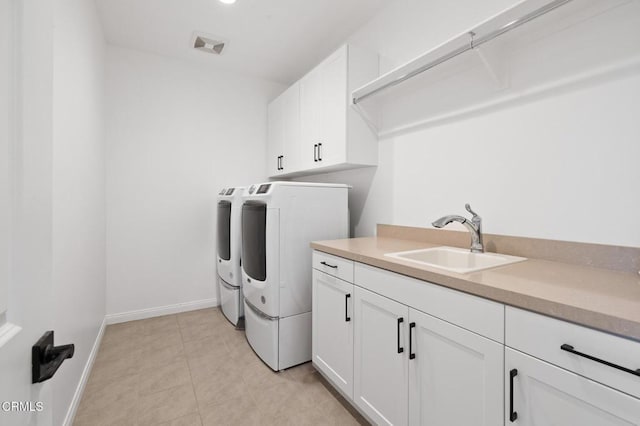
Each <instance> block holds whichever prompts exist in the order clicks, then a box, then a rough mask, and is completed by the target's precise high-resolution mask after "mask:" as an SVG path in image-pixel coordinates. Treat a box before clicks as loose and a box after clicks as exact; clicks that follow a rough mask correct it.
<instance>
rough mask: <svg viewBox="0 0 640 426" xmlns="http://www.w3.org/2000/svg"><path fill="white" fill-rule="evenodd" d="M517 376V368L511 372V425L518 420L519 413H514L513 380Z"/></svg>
mask: <svg viewBox="0 0 640 426" xmlns="http://www.w3.org/2000/svg"><path fill="white" fill-rule="evenodd" d="M517 375H518V370H517V369H515V368H514V369H513V370H511V371H510V372H509V420H511V423H513V422H515V421H516V420H517V418H518V413H516V412H515V411H513V378H514V377H516V376H517Z"/></svg>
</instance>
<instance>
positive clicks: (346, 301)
mask: <svg viewBox="0 0 640 426" xmlns="http://www.w3.org/2000/svg"><path fill="white" fill-rule="evenodd" d="M350 297H351V294H350V293H347V294H345V295H344V320H345V321H346V322H349V321H351V317H350V316H349V298H350Z"/></svg>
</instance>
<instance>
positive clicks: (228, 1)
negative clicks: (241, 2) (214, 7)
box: [218, 0, 236, 4]
mask: <svg viewBox="0 0 640 426" xmlns="http://www.w3.org/2000/svg"><path fill="white" fill-rule="evenodd" d="M218 1H219V2H220V3H224V4H234V3H235V2H236V0H218Z"/></svg>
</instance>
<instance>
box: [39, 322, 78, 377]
mask: <svg viewBox="0 0 640 426" xmlns="http://www.w3.org/2000/svg"><path fill="white" fill-rule="evenodd" d="M74 351H75V347H74V345H61V346H53V331H47V332H46V333H44V334H43V335H42V337H41V338H40V339H38V341H37V342H36V344H35V345H33V346H32V347H31V383H40V382H44V381H45V380H49V379H50V378H52V377H53V375H54V374H56V371H58V368H60V366H61V365H62V362H63V361H64V360H65V359H67V358H73V353H74Z"/></svg>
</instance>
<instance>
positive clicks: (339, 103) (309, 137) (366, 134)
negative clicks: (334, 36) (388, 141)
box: [267, 45, 378, 177]
mask: <svg viewBox="0 0 640 426" xmlns="http://www.w3.org/2000/svg"><path fill="white" fill-rule="evenodd" d="M377 75H378V56H377V55H376V54H372V53H369V52H365V51H363V50H360V49H358V48H356V47H354V46H350V45H345V46H342V47H341V48H340V49H338V50H337V51H336V52H334V53H333V54H332V55H330V56H329V57H328V58H327V59H325V60H324V61H323V62H322V63H320V64H319V65H318V66H317V67H315V68H314V69H313V70H311V71H310V72H309V73H308V74H307V75H305V76H304V77H303V78H302V79H301V80H300V81H299V82H296V83H295V84H294V86H295V87H297V89H296V91H297V92H298V94H299V97H298V106H297V108H296V109H295V111H294V108H293V104H294V103H293V102H290V103H289V104H288V105H289V106H288V107H282V106H280V105H279V101H280V100H281V99H280V98H281V97H282V96H284V95H285V94H286V93H287V92H285V93H284V94H283V95H281V97H278V98H276V99H275V100H274V101H273V102H272V103H271V104H270V105H269V112H270V114H269V117H270V118H269V148H268V152H269V155H268V157H269V158H268V160H267V161H268V171H269V176H271V177H274V176H281V175H288V176H297V175H305V174H313V173H319V172H328V171H336V170H344V169H349V168H357V167H364V166H374V165H376V164H377V160H378V158H377V157H378V148H377V145H376V143H375V142H376V141H377V136H376V134H375V131H373V130H372V129H371V128H370V127H369V125H367V123H366V121H365V120H364V119H363V118H362V116H360V115H359V114H358V113H357V112H356V111H355V110H354V108H353V107H352V106H351V98H350V94H351V91H353V90H354V89H355V88H356V87H359V86H361V85H362V84H364V83H366V82H367V81H370V80H371V79H373V78H375V77H377ZM294 86H292V87H294ZM290 89H291V88H290ZM290 89H287V91H289V90H290ZM274 104H275V106H274ZM272 110H275V111H274V112H275V113H274V114H273V116H274V120H271V111H272ZM278 111H280V112H281V113H282V114H284V115H285V116H284V117H281V118H279V119H278V114H277V112H278ZM279 122H284V123H289V124H288V125H286V126H285V128H291V129H293V128H297V131H298V133H297V137H295V135H296V133H295V132H292V133H291V138H294V139H295V142H291V144H292V146H295V148H294V149H293V150H294V151H295V155H293V156H292V155H289V157H290V158H289V159H287V158H286V157H287V154H284V155H285V159H284V163H285V164H284V167H283V166H282V164H280V163H281V160H279V156H280V155H283V154H281V153H279V151H283V149H282V148H280V149H279V144H280V143H282V142H280V141H281V140H285V141H287V140H288V139H287V137H278V136H277V135H278V134H279V133H280V132H282V130H280V124H279ZM294 122H295V123H296V125H295V126H294V125H293V123H294ZM286 147H287V144H286V142H285V148H284V151H287V149H286ZM274 156H275V157H274Z"/></svg>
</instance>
